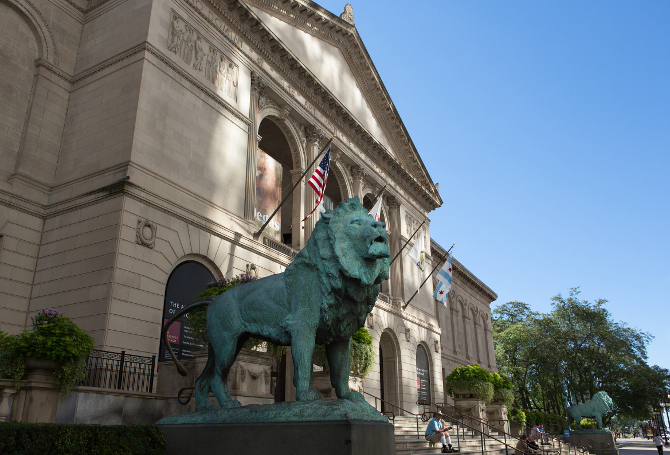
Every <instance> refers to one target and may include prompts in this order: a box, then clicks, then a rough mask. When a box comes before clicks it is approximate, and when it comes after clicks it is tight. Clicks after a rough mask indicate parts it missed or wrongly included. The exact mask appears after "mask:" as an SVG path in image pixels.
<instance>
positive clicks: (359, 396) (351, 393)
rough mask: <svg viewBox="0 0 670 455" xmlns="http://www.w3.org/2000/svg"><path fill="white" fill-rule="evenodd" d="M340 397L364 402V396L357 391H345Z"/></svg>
mask: <svg viewBox="0 0 670 455" xmlns="http://www.w3.org/2000/svg"><path fill="white" fill-rule="evenodd" d="M340 398H343V399H345V400H351V401H358V402H360V403H365V402H366V401H365V397H364V396H363V395H362V394H360V393H358V392H354V391H352V390H350V391H349V392H345V393H344V394H343V395H342V396H341V397H340Z"/></svg>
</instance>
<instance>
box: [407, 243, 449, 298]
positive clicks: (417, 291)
mask: <svg viewBox="0 0 670 455" xmlns="http://www.w3.org/2000/svg"><path fill="white" fill-rule="evenodd" d="M454 245H456V244H455V243H454V244H453V245H451V248H449V251H447V260H448V259H449V252H450V251H451V249H452V248H453V247H454ZM440 264H441V263H440V262H437V263H435V267H433V270H431V271H430V273H429V274H428V276H427V277H426V279H425V280H423V283H421V286H419V289H417V290H416V292H415V293H414V294H412V297H410V298H409V300H408V301H407V303H406V304H405V306H404V307H402V309H403V310H404V309H405V308H407V305H409V302H411V301H412V299H413V298H414V297H415V296H416V295H417V294H418V293H419V291H420V290H421V288H422V287H423V285H424V284H426V281H428V278H430V277H432V276H433V272H434V271H435V270H436V269H437V266H438V265H440Z"/></svg>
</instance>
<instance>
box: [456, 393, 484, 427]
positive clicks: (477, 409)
mask: <svg viewBox="0 0 670 455" xmlns="http://www.w3.org/2000/svg"><path fill="white" fill-rule="evenodd" d="M454 407H455V408H456V411H457V415H458V416H459V417H461V418H462V419H463V422H464V423H466V424H467V425H470V426H471V427H473V428H480V427H481V421H482V420H483V421H486V401H484V400H482V399H481V398H478V397H477V396H476V395H474V394H473V393H472V392H469V391H467V390H454Z"/></svg>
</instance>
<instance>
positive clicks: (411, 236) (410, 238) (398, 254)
mask: <svg viewBox="0 0 670 455" xmlns="http://www.w3.org/2000/svg"><path fill="white" fill-rule="evenodd" d="M427 219H428V218H425V219H424V220H423V221H422V222H421V224H420V225H419V227H418V228H416V231H414V234H412V235H410V236H409V238H408V239H407V241H406V242H405V244H404V245H403V246H402V248H400V251H398V253H397V254H396V255H395V256H393V259H392V260H391V264H393V261H395V260H396V258H397V257H398V256H400V253H402V250H404V249H405V247H406V246H407V244H408V243H409V241H410V240H412V238H413V237H414V236H415V235H416V233H417V232H419V229H421V226H423V225H424V224H425V223H426V220H427ZM391 264H389V265H391Z"/></svg>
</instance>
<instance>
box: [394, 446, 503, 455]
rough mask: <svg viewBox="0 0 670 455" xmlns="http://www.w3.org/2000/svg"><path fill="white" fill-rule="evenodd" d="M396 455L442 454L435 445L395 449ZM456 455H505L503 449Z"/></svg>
mask: <svg viewBox="0 0 670 455" xmlns="http://www.w3.org/2000/svg"><path fill="white" fill-rule="evenodd" d="M395 453H396V455H424V454H437V453H442V446H441V445H440V444H435V446H434V447H429V446H425V447H408V448H398V447H396V449H395ZM513 453H514V452H513V451H512V449H510V453H509V455H513ZM457 455H507V453H506V452H505V450H504V449H491V450H488V449H487V450H485V451H484V452H483V454H482V450H481V448H477V449H474V450H461V451H460V452H459V453H458V454H457Z"/></svg>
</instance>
